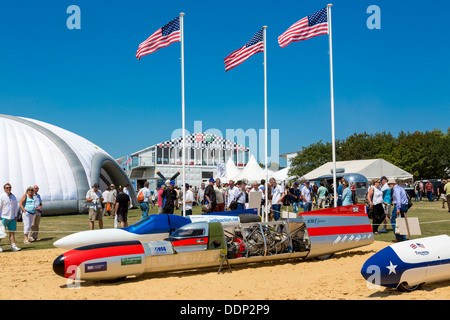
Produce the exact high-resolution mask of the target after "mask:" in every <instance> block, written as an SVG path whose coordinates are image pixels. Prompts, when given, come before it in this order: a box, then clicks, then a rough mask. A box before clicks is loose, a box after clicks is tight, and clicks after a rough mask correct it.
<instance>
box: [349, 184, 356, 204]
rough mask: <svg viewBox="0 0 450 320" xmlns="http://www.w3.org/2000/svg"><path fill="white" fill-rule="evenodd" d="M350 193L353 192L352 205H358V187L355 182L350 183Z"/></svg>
mask: <svg viewBox="0 0 450 320" xmlns="http://www.w3.org/2000/svg"><path fill="white" fill-rule="evenodd" d="M350 191H351V192H352V203H353V204H356V203H357V201H356V185H355V184H354V183H353V181H350Z"/></svg>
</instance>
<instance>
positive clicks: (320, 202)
mask: <svg viewBox="0 0 450 320" xmlns="http://www.w3.org/2000/svg"><path fill="white" fill-rule="evenodd" d="M327 193H328V189H327V188H325V186H324V184H323V181H320V183H319V189H317V207H318V208H322V209H325V204H326V202H327V201H326V200H327Z"/></svg>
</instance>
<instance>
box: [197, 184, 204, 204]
mask: <svg viewBox="0 0 450 320" xmlns="http://www.w3.org/2000/svg"><path fill="white" fill-rule="evenodd" d="M197 203H198V204H199V205H200V206H202V205H204V204H205V184H204V183H202V184H201V185H200V189H198V192H197Z"/></svg>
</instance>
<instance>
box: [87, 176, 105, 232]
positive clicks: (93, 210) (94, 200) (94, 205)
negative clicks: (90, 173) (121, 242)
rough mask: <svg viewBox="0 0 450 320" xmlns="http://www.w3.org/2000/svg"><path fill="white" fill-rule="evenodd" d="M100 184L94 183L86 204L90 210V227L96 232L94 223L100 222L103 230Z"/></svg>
mask: <svg viewBox="0 0 450 320" xmlns="http://www.w3.org/2000/svg"><path fill="white" fill-rule="evenodd" d="M99 188H100V186H99V185H98V183H94V185H93V186H92V188H91V189H89V190H88V192H87V193H86V203H87V206H88V208H89V225H90V229H91V230H94V222H95V220H98V227H99V228H100V229H103V216H102V201H103V198H102V194H101V192H100V190H99Z"/></svg>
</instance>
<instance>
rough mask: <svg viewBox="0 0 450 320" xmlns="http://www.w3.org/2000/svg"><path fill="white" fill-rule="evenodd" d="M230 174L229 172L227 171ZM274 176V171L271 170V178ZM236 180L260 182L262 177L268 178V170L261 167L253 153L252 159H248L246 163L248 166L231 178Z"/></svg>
mask: <svg viewBox="0 0 450 320" xmlns="http://www.w3.org/2000/svg"><path fill="white" fill-rule="evenodd" d="M227 176H228V173H227ZM271 176H272V172H271V171H269V175H268V177H269V178H270V177H271ZM231 179H232V180H234V181H238V180H247V181H248V183H252V182H255V181H256V182H260V181H261V179H267V174H266V170H265V169H263V168H261V167H260V166H259V164H258V162H257V161H256V159H255V157H253V155H251V157H250V160H249V161H248V163H247V164H246V166H245V167H244V169H243V170H242V171H241V172H239V174H237V175H236V176H234V177H232V178H231Z"/></svg>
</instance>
